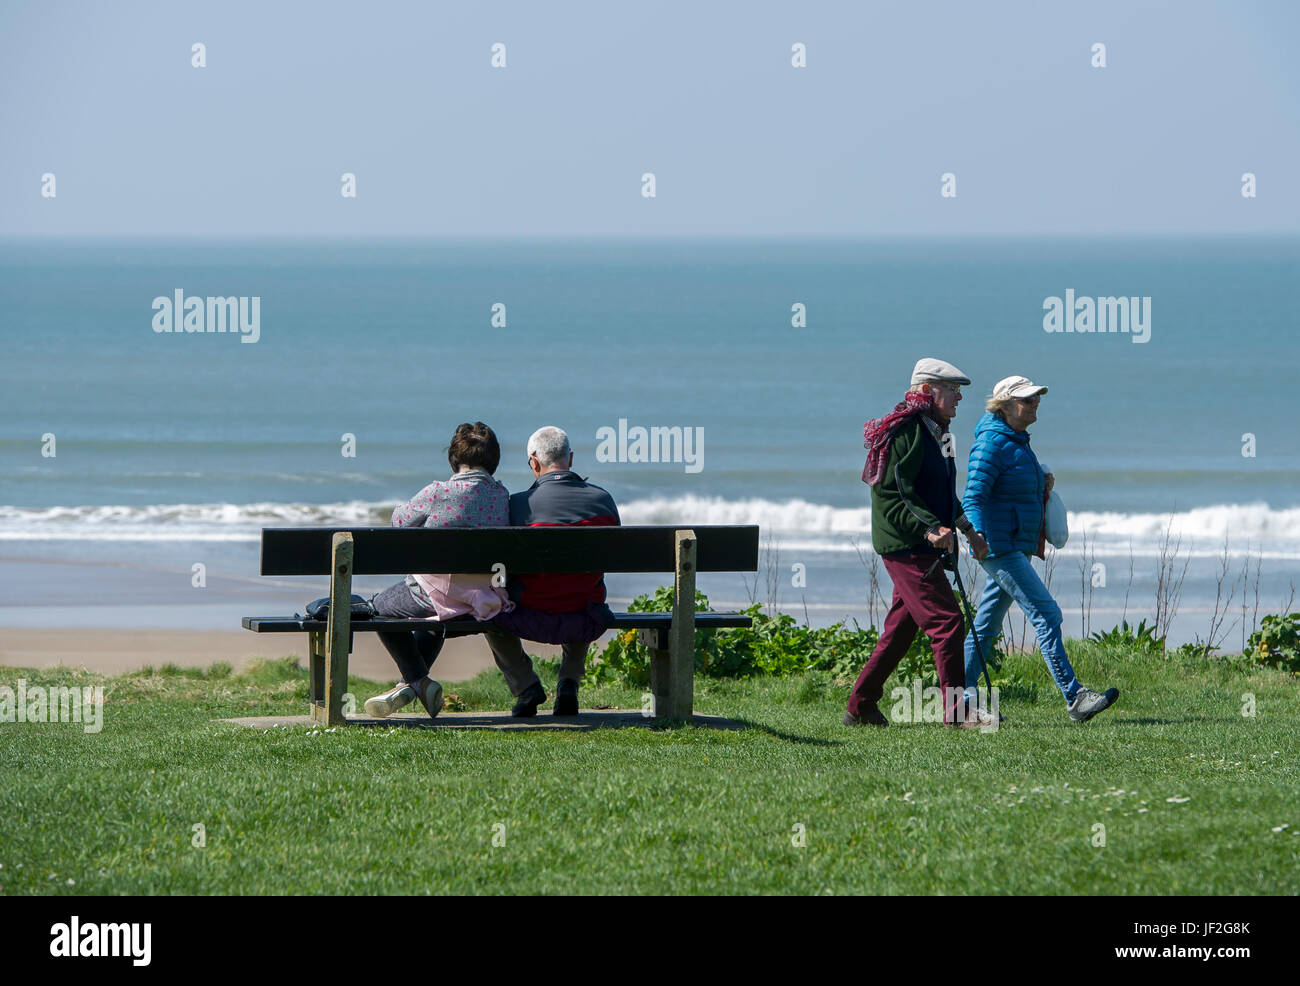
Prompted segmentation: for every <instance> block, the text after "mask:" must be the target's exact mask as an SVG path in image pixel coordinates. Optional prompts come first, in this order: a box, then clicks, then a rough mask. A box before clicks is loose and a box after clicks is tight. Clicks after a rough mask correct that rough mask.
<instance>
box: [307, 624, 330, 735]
mask: <svg viewBox="0 0 1300 986" xmlns="http://www.w3.org/2000/svg"><path fill="white" fill-rule="evenodd" d="M307 674H308V677H307V700H308V702H309V708H310V709H311V717H312V719H318V720H319V721H321V722H324V721H325V718H326V716H325V714H324V712H323V711H321V709H322V708H323V706H324V704H325V631H324V630H311V631H309V632H308V634H307Z"/></svg>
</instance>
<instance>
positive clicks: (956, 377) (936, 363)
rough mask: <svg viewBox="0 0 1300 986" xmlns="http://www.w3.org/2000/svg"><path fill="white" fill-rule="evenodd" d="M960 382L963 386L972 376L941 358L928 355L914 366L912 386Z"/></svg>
mask: <svg viewBox="0 0 1300 986" xmlns="http://www.w3.org/2000/svg"><path fill="white" fill-rule="evenodd" d="M940 381H943V382H946V383H959V384H962V385H963V386H964V385H966V384H968V383H970V377H968V376H966V374H964V373H962V372H961V370H959V369H957V367H955V366H953V365H952V364H951V363H945V362H944V361H943V360H941V359H934V358H933V357H931V356H926V357H924V358H922V359H919V360H917V361H916V366H914V367H912V383H911V384H910V386H913V387H915V386H916V385H917V384H918V383H937V382H940Z"/></svg>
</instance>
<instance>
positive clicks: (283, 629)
mask: <svg viewBox="0 0 1300 986" xmlns="http://www.w3.org/2000/svg"><path fill="white" fill-rule="evenodd" d="M672 620H673V614H672V613H615V614H614V625H613V626H612V627H610V629H611V630H667V629H668V627H669V626H671V625H672ZM242 622H243V626H244V629H245V630H252V631H253V632H254V633H302V632H303V631H306V630H324V629H325V621H324V620H308V619H305V618H303V617H298V616H245V617H244V618H243V621H242ZM752 622H753V621H752V620H751V619H750V618H749V617H748V616H745V615H744V614H743V613H696V614H695V625H696V627H698V628H700V629H721V628H724V627H747V626H750V625H751V623H752ZM437 625H438V624H437V621H436V620H401V619H393V618H388V617H376V618H374V619H369V620H353V621H352V630H353V632H354V633H364V632H366V631H370V632H371V633H374V632H375V631H378V630H428V629H430V628H431V627H434V626H437ZM443 626H445V627H446V628H447V636H449V637H464V636H468V635H470V634H474V633H481V632H482V631H483V630H485V629H493V628H495V627H496V624H495V623H490V622H489V623H480V622H479V621H477V620H451V621H449V622H447V623H445V624H443Z"/></svg>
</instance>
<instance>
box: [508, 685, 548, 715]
mask: <svg viewBox="0 0 1300 986" xmlns="http://www.w3.org/2000/svg"><path fill="white" fill-rule="evenodd" d="M545 701H546V689H544V688H543V687H542V683H541V682H540V681H539V682H536V683H535V684H533V686H532V687H531V688H529V689H528V690H527V691H526V692H524V693H523V694H522V695H520V696H519V697H518V698H517V699H515V707H514V708H513V709H511V710H510V714H511V715H512V716H514V717H515V718H516V719H531V718H532V717H533V716H535V715H537V707H538V706H539V705H541V704H542V703H543V702H545Z"/></svg>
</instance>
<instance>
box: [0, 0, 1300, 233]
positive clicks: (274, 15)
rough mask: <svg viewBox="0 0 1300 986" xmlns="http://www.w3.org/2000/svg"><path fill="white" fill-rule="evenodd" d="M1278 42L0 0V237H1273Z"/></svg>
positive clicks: (1281, 104) (795, 11)
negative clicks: (1248, 186)
mask: <svg viewBox="0 0 1300 986" xmlns="http://www.w3.org/2000/svg"><path fill="white" fill-rule="evenodd" d="M196 41H199V42H203V43H204V44H205V45H206V46H207V67H206V68H202V69H196V68H192V67H191V65H190V46H191V44H192V43H194V42H196ZM495 42H503V43H505V44H506V45H507V52H508V67H507V68H505V69H493V68H492V67H490V64H489V58H490V47H491V45H492V44H493V43H495ZM795 42H803V43H804V44H806V46H807V52H808V67H807V68H804V69H795V68H792V67H791V65H790V57H791V45H792V44H793V43H795ZM1094 42H1103V43H1105V44H1106V46H1107V61H1108V66H1107V67H1106V68H1104V69H1095V68H1093V67H1092V66H1091V64H1090V59H1091V55H1090V48H1091V45H1092V44H1093V43H1094ZM1298 42H1300V4H1294V3H1285V2H1271V3H1269V2H1260V3H1239V4H1232V3H1203V2H1186V3H1130V2H1088V3H1073V4H1069V5H1064V4H1055V3H1053V4H1046V3H1040V2H1032V3H1031V2H1023V3H1022V2H1014V3H1013V2H1007V3H957V2H952V3H908V4H892V3H891V4H865V3H838V2H837V3H800V4H795V3H788V2H787V3H782V4H775V3H749V2H747V3H710V4H704V3H700V2H698V0H696V2H685V3H683V2H665V3H655V4H646V5H632V4H622V3H620V4H611V3H555V4H551V3H547V4H539V3H535V2H526V3H509V2H501V3H492V4H480V3H474V4H471V3H457V4H440V3H439V4H434V3H375V4H353V3H312V4H305V3H299V4H268V3H264V2H262V3H245V2H222V3H212V2H203V3H194V4H174V3H139V2H127V3H114V4H97V3H89V2H86V3H34V2H32V3H15V2H7V3H5V4H4V6H3V8H0V65H3V66H4V68H3V79H4V81H3V85H2V87H0V133H3V135H4V138H3V140H2V141H0V235H4V236H18V237H26V236H50V235H54V236H108V237H117V236H131V237H135V236H146V237H258V236H289V237H297V236H305V237H321V236H330V237H344V238H350V237H386V236H417V237H435V238H441V237H452V238H459V237H474V238H517V237H557V238H569V237H587V236H596V237H601V236H617V237H630V238H637V239H639V238H649V237H699V236H721V237H750V236H773V237H785V236H799V237H804V236H851V237H874V236H892V235H899V234H903V235H923V236H973V235H986V234H1008V235H1027V236H1037V235H1072V234H1090V235H1115V234H1132V233H1155V234H1169V233H1184V232H1197V233H1212V234H1218V233H1228V234H1236V233H1285V234H1290V233H1295V232H1296V231H1297V230H1300V180H1298V179H1300V109H1298V107H1300V85H1298V84H1297V76H1298V73H1300V69H1298V68H1297V63H1298V60H1297V59H1296V58H1295V57H1294V53H1295V51H1296V50H1297V43H1298ZM47 171H48V172H53V173H54V174H55V175H56V177H57V188H58V195H57V198H55V199H47V198H42V197H41V195H40V180H41V175H42V173H44V172H47ZM646 171H651V172H654V173H655V175H656V179H657V197H656V198H654V199H645V198H643V197H642V196H641V194H640V178H641V175H642V173H643V172H646ZM1245 171H1251V172H1254V173H1255V174H1256V175H1257V180H1258V197H1257V198H1255V199H1246V198H1243V197H1242V196H1241V194H1240V187H1241V175H1242V173H1243V172H1245ZM344 172H352V173H354V174H355V175H356V176H357V187H358V195H357V197H356V198H355V199H345V198H343V197H342V196H341V195H340V194H339V188H340V176H341V175H342V174H343V173H344ZM944 172H952V173H954V174H955V175H956V177H957V197H956V198H953V199H945V198H942V197H941V196H940V194H939V189H940V176H941V175H942V174H943V173H944Z"/></svg>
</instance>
